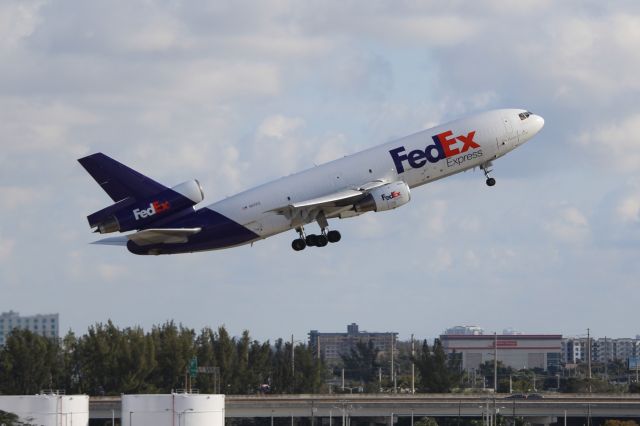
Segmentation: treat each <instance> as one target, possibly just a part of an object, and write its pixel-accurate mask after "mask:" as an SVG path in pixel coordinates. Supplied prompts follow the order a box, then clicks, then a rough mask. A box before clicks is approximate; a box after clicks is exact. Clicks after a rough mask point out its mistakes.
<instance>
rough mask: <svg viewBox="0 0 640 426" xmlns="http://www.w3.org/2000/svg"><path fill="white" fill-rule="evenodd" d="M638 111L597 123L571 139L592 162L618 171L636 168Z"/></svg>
mask: <svg viewBox="0 0 640 426" xmlns="http://www.w3.org/2000/svg"><path fill="white" fill-rule="evenodd" d="M637 135H640V113H636V114H633V115H630V116H626V117H624V118H623V119H621V120H616V121H613V122H604V123H598V124H596V125H595V126H594V127H593V128H590V129H589V130H587V131H585V132H583V133H581V134H580V135H578V137H577V139H576V140H575V141H576V143H577V145H579V146H582V147H583V148H585V149H586V150H588V151H589V152H590V154H591V158H592V160H593V161H594V163H595V164H598V165H599V166H604V167H606V168H607V169H609V170H612V171H618V172H633V171H637V170H639V169H640V137H639V136H637Z"/></svg>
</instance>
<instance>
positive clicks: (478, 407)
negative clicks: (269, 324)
mask: <svg viewBox="0 0 640 426" xmlns="http://www.w3.org/2000/svg"><path fill="white" fill-rule="evenodd" d="M508 396H509V395H508V394H507V395H500V394H498V395H496V396H495V400H494V397H493V395H491V394H489V395H485V394H483V395H458V394H418V395H404V394H353V395H351V394H332V395H250V396H244V395H243V396H238V395H227V397H226V409H225V413H226V415H225V417H227V418H252V417H273V418H278V417H287V418H292V419H296V418H303V417H304V418H314V419H318V418H324V419H329V418H331V419H332V420H333V422H336V421H337V422H340V421H341V420H342V418H343V417H345V418H354V417H369V418H376V419H378V420H377V422H378V423H380V419H387V420H385V421H384V423H387V424H389V422H391V421H393V420H395V419H397V418H398V417H405V416H406V417H410V416H414V417H423V416H430V417H457V416H460V417H477V418H482V417H483V415H485V414H486V413H487V410H488V411H489V412H491V413H493V412H494V410H496V411H498V412H499V414H500V415H502V416H506V417H514V416H515V417H524V418H525V419H526V420H528V421H529V422H531V423H552V422H555V420H556V419H562V418H563V417H564V416H565V415H566V416H567V417H568V418H575V417H580V418H585V419H586V418H588V417H592V418H636V419H640V395H635V396H633V395H632V396H621V395H599V394H592V395H580V394H552V395H545V396H544V398H543V399H509V398H508ZM494 402H495V405H494ZM89 406H90V408H89V411H90V417H91V418H92V419H97V418H104V419H107V418H111V416H112V415H114V416H115V417H116V418H119V417H120V397H91V399H90V403H89ZM325 421H326V420H325ZM560 422H562V420H560ZM335 424H336V425H340V423H335ZM347 424H348V423H347Z"/></svg>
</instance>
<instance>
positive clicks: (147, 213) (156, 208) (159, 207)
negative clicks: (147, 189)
mask: <svg viewBox="0 0 640 426" xmlns="http://www.w3.org/2000/svg"><path fill="white" fill-rule="evenodd" d="M170 208H171V205H170V204H169V201H164V202H162V203H161V202H160V201H153V202H151V203H149V208H146V209H134V210H133V217H134V218H135V219H136V220H140V219H146V218H148V217H151V216H153V215H155V214H158V213H162V212H163V211H166V210H169V209H170Z"/></svg>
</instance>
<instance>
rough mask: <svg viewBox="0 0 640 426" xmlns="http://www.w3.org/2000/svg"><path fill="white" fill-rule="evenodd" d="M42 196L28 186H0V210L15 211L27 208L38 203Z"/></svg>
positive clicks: (35, 189) (39, 192)
mask: <svg viewBox="0 0 640 426" xmlns="http://www.w3.org/2000/svg"><path fill="white" fill-rule="evenodd" d="M43 196H44V194H42V192H41V191H39V190H38V189H37V188H34V187H29V186H0V209H2V210H15V209H24V208H28V207H29V205H32V204H34V203H37V202H39V201H40V200H41V199H42V198H43Z"/></svg>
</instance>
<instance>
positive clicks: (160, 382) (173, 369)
mask: <svg viewBox="0 0 640 426" xmlns="http://www.w3.org/2000/svg"><path fill="white" fill-rule="evenodd" d="M151 340H152V342H153V347H154V350H155V360H156V363H157V368H154V369H153V372H152V374H151V383H152V384H153V385H154V386H155V388H156V389H157V390H158V391H161V392H171V391H172V390H175V389H177V388H180V387H183V388H184V387H186V383H185V375H186V373H187V368H188V366H189V362H190V361H191V359H192V358H193V357H194V356H195V355H196V348H195V331H194V330H192V329H190V328H186V327H183V326H182V325H180V326H179V327H178V326H176V325H175V323H174V322H173V321H168V322H166V323H164V324H163V325H161V326H155V327H153V329H152V330H151Z"/></svg>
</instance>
